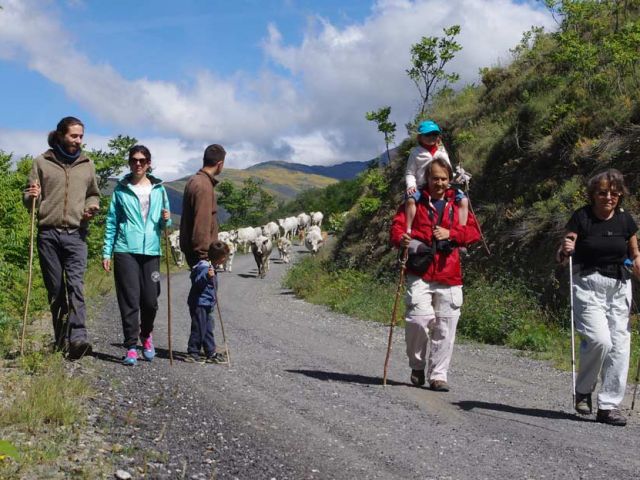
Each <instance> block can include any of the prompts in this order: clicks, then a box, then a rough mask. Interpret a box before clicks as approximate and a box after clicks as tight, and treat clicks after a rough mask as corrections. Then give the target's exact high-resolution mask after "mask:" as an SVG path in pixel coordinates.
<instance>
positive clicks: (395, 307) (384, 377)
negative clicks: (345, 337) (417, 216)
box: [382, 247, 409, 387]
mask: <svg viewBox="0 0 640 480" xmlns="http://www.w3.org/2000/svg"><path fill="white" fill-rule="evenodd" d="M408 256H409V249H408V248H407V247H404V249H403V251H402V260H401V261H400V278H399V279H398V287H397V288H396V298H395V300H394V301H393V311H392V313H391V325H390V328H389V342H388V343H387V355H386V357H385V359H384V373H383V375H382V386H383V387H386V386H387V368H388V367H389V356H390V355H391V341H392V340H393V327H395V325H396V320H397V316H398V299H399V298H400V292H401V291H402V286H403V285H404V274H405V272H406V270H407V258H408Z"/></svg>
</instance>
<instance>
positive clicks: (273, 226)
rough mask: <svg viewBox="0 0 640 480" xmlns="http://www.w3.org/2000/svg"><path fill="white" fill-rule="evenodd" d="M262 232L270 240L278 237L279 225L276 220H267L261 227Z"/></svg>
mask: <svg viewBox="0 0 640 480" xmlns="http://www.w3.org/2000/svg"><path fill="white" fill-rule="evenodd" d="M262 234H263V235H264V236H265V237H269V238H270V239H271V240H273V239H274V238H280V227H279V226H278V224H277V223H276V222H269V223H267V224H266V225H265V226H264V227H262Z"/></svg>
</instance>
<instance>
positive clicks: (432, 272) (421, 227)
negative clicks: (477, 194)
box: [391, 189, 480, 285]
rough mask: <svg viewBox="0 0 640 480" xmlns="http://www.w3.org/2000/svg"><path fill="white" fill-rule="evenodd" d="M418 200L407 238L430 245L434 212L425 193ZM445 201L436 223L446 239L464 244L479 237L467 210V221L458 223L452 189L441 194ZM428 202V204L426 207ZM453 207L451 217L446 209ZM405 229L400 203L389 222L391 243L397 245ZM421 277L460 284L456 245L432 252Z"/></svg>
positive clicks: (425, 191) (427, 193)
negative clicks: (430, 259)
mask: <svg viewBox="0 0 640 480" xmlns="http://www.w3.org/2000/svg"><path fill="white" fill-rule="evenodd" d="M422 195H423V197H422V199H420V201H419V202H418V203H417V205H416V207H417V208H416V216H415V218H414V219H413V225H412V226H411V237H412V238H415V239H417V240H420V241H423V242H425V243H426V244H428V245H431V242H432V240H433V228H434V227H435V226H436V225H437V224H438V212H437V211H436V209H435V208H434V207H433V205H431V203H430V201H429V192H428V191H427V190H426V189H425V190H423V191H422ZM445 200H447V203H446V205H445V207H444V212H443V218H442V221H441V222H440V226H441V227H443V228H446V229H448V230H449V240H450V241H452V242H455V244H456V245H457V246H467V245H470V244H472V243H475V242H477V241H478V240H480V229H479V228H478V222H477V220H476V218H475V217H474V216H473V215H472V214H471V212H469V216H468V220H467V224H466V225H465V226H461V225H459V224H458V205H457V204H456V203H455V190H453V189H448V190H447V192H446V194H445ZM427 204H428V207H427ZM427 208H429V209H431V211H432V212H433V221H432V220H431V218H429V213H428V210H427ZM451 209H453V219H451V217H450V213H449V212H450V210H451ZM406 231H407V223H406V219H405V206H404V204H403V205H400V207H399V208H398V211H397V212H396V215H395V216H394V217H393V221H392V223H391V243H392V244H393V245H394V246H396V247H400V240H401V239H402V235H403V234H404V233H405V232H406ZM422 278H423V279H424V280H427V281H432V282H439V283H443V284H445V285H462V268H461V267H460V254H459V251H458V248H457V247H456V248H454V249H453V251H452V252H451V253H449V254H448V255H447V254H443V253H442V252H438V251H436V252H435V256H434V259H433V262H432V263H431V265H429V267H428V268H427V271H426V272H425V274H424V275H422Z"/></svg>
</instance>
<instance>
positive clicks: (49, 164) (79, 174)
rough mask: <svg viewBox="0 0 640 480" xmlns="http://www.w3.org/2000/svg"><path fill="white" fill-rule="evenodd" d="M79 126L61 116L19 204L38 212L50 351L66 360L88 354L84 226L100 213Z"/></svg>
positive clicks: (91, 169)
mask: <svg viewBox="0 0 640 480" xmlns="http://www.w3.org/2000/svg"><path fill="white" fill-rule="evenodd" d="M83 138H84V125H83V124H82V122H81V121H80V120H78V119H77V118H74V117H65V118H63V119H62V120H60V122H58V125H57V127H56V130H54V131H52V132H50V133H49V138H48V143H49V146H50V147H51V148H50V149H49V150H47V151H46V152H44V153H43V154H42V155H39V156H38V157H36V158H35V159H34V161H33V165H32V168H31V173H30V174H29V179H28V185H27V188H26V189H25V190H24V197H23V202H24V205H25V206H26V207H27V208H28V209H31V206H32V205H33V199H34V198H35V200H36V202H35V204H36V207H37V208H38V254H39V257H40V269H41V270H42V276H43V279H44V284H45V286H46V288H47V293H48V298H49V308H50V309H51V315H52V317H53V330H54V334H55V342H56V343H55V344H56V347H57V348H59V349H61V350H63V351H64V350H66V349H67V347H68V349H69V357H70V358H80V357H82V356H83V355H85V354H88V353H90V352H91V344H90V343H89V341H88V339H87V328H86V326H85V320H86V308H85V304H84V273H85V271H86V269H87V242H86V239H87V227H88V222H89V220H90V219H91V218H93V216H94V215H95V214H96V213H97V212H98V209H99V208H100V207H99V206H100V192H99V190H98V182H97V179H96V171H95V166H94V165H93V162H92V161H91V160H90V159H89V157H87V156H86V155H85V154H84V153H83V152H82V140H83Z"/></svg>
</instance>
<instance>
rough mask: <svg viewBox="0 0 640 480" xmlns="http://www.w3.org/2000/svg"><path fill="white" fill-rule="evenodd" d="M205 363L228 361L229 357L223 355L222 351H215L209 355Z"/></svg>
mask: <svg viewBox="0 0 640 480" xmlns="http://www.w3.org/2000/svg"><path fill="white" fill-rule="evenodd" d="M204 362H205V363H217V364H220V363H227V357H225V356H224V355H222V354H221V353H218V352H216V353H214V354H213V355H209V356H208V357H207V358H206V359H205V360H204Z"/></svg>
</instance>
